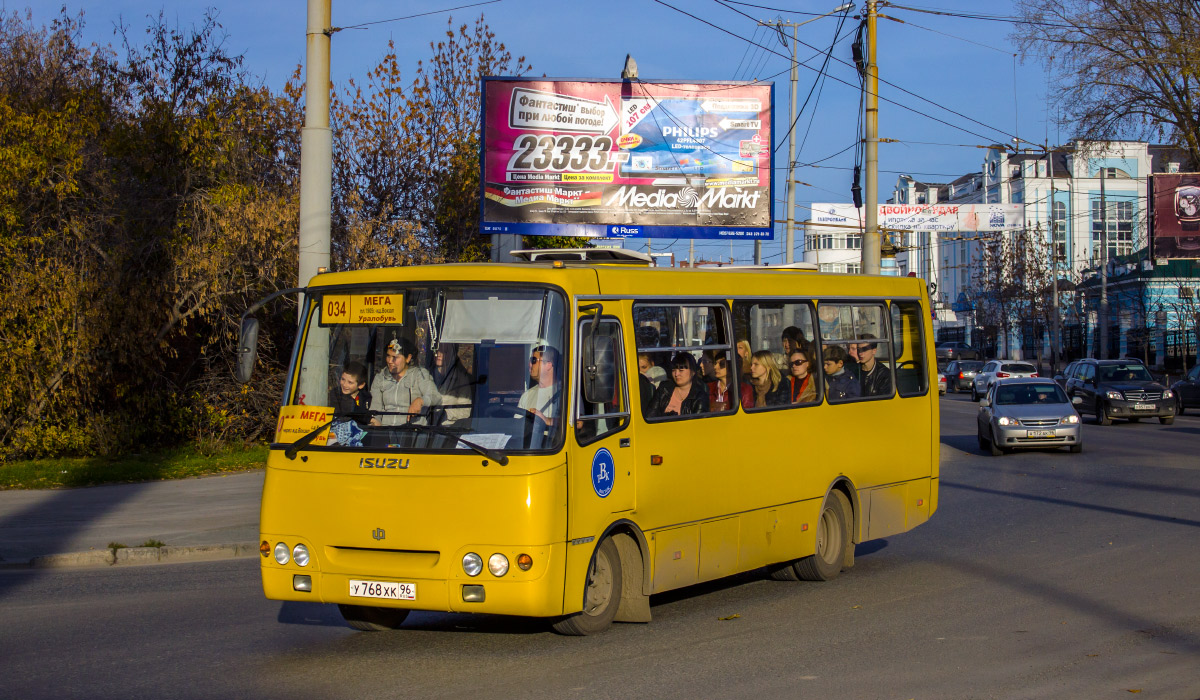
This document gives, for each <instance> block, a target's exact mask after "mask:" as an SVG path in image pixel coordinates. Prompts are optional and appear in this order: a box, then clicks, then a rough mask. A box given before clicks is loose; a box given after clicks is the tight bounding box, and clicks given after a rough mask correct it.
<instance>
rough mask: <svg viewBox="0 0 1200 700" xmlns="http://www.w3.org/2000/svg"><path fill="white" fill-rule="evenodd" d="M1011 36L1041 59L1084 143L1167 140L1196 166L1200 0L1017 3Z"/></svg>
mask: <svg viewBox="0 0 1200 700" xmlns="http://www.w3.org/2000/svg"><path fill="white" fill-rule="evenodd" d="M1016 7H1017V10H1018V13H1019V15H1020V17H1021V19H1022V21H1021V22H1020V23H1018V24H1017V25H1016V29H1015V31H1014V32H1013V34H1012V35H1011V37H1010V38H1011V39H1012V40H1013V41H1014V42H1015V43H1016V44H1017V45H1018V46H1019V47H1020V48H1021V51H1022V53H1023V54H1024V55H1025V56H1036V57H1038V58H1041V59H1042V60H1045V61H1046V62H1047V64H1048V65H1049V66H1050V68H1051V69H1052V70H1054V71H1055V72H1056V77H1055V82H1056V85H1055V87H1056V88H1057V92H1058V94H1059V95H1060V96H1061V103H1062V104H1063V105H1064V106H1065V108H1066V111H1065V112H1064V113H1063V122H1064V123H1065V124H1067V125H1070V126H1072V127H1075V128H1076V129H1078V135H1079V136H1080V137H1081V139H1083V140H1094V141H1101V140H1105V139H1113V138H1119V137H1129V138H1140V139H1144V140H1160V141H1161V140H1169V141H1171V142H1173V143H1174V144H1175V145H1177V146H1178V147H1179V148H1181V149H1183V150H1184V151H1186V152H1187V154H1188V157H1189V159H1190V161H1191V162H1190V164H1189V165H1190V167H1191V168H1192V169H1195V168H1200V76H1198V74H1197V67H1200V23H1197V22H1196V18H1197V17H1198V16H1200V0H1017V3H1016Z"/></svg>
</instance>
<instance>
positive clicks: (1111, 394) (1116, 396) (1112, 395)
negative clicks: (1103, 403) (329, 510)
mask: <svg viewBox="0 0 1200 700" xmlns="http://www.w3.org/2000/svg"><path fill="white" fill-rule="evenodd" d="M1105 395H1106V396H1108V398H1110V399H1116V400H1117V401H1124V400H1125V395H1124V394H1122V393H1121V392H1119V391H1110V392H1108V393H1107V394H1105Z"/></svg>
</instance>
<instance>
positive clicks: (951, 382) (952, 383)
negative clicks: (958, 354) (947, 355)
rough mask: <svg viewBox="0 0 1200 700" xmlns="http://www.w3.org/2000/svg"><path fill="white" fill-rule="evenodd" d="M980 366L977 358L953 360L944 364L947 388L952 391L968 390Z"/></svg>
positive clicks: (981, 366)
mask: <svg viewBox="0 0 1200 700" xmlns="http://www.w3.org/2000/svg"><path fill="white" fill-rule="evenodd" d="M982 368H983V363H982V362H980V361H979V360H955V361H954V362H951V363H950V364H948V365H946V388H947V390H948V391H953V392H954V393H958V392H960V391H970V390H971V384H972V383H974V381H975V375H976V373H978V372H979V370H980V369H982Z"/></svg>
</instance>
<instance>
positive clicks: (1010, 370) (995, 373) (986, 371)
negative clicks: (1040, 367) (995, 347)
mask: <svg viewBox="0 0 1200 700" xmlns="http://www.w3.org/2000/svg"><path fill="white" fill-rule="evenodd" d="M1036 376H1038V371H1037V367H1034V366H1033V365H1031V364H1029V363H1028V362H1018V361H1016V360H989V361H988V363H987V364H985V365H984V366H983V367H981V368H980V370H979V372H978V373H977V374H976V375H975V379H974V380H973V381H972V383H971V400H972V401H978V400H979V399H980V398H982V397H983V396H984V395H985V394H987V393H988V389H991V388H992V382H994V381H996V380H997V379H1006V378H1008V377H1036Z"/></svg>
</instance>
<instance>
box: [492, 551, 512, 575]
mask: <svg viewBox="0 0 1200 700" xmlns="http://www.w3.org/2000/svg"><path fill="white" fill-rule="evenodd" d="M488 571H490V572H492V576H503V575H504V574H507V573H508V557H506V556H504V555H503V554H501V553H499V552H496V553H495V554H493V555H492V556H490V557H488Z"/></svg>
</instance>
